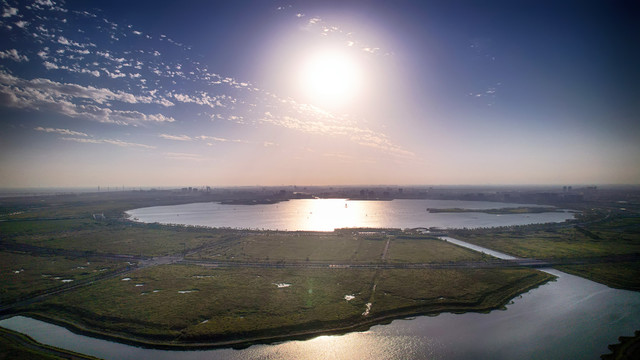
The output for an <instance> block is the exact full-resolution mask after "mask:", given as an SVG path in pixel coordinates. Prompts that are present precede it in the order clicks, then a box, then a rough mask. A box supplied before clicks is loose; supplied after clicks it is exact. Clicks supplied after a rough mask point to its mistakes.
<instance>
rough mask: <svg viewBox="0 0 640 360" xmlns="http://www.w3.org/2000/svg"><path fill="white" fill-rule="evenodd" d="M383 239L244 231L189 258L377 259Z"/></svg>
mask: <svg viewBox="0 0 640 360" xmlns="http://www.w3.org/2000/svg"><path fill="white" fill-rule="evenodd" d="M384 246H385V241H383V240H382V239H375V238H370V237H364V236H356V235H353V234H351V233H344V232H342V233H305V232H289V233H286V232H270V231H265V232H246V233H245V234H237V235H235V236H233V237H232V236H230V237H228V238H227V239H225V240H224V241H219V242H212V243H210V244H209V246H207V247H206V248H203V249H201V251H199V252H198V253H196V254H194V255H191V256H189V258H198V259H214V260H236V261H254V260H261V261H336V262H370V261H379V260H380V256H381V255H382V252H383V250H384Z"/></svg>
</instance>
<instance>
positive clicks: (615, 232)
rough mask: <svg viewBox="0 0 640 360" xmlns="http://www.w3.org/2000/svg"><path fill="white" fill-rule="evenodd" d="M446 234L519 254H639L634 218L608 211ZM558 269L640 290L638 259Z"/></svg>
mask: <svg viewBox="0 0 640 360" xmlns="http://www.w3.org/2000/svg"><path fill="white" fill-rule="evenodd" d="M450 235H451V236H453V237H455V238H458V239H460V240H464V241H467V242H470V243H473V244H477V245H480V246H484V247H487V248H490V249H494V250H498V251H502V252H505V253H507V254H511V255H515V256H518V257H525V258H538V259H580V258H589V257H603V256H609V257H615V256H623V255H638V254H640V217H638V216H635V215H633V214H614V215H608V216H607V217H604V218H601V219H598V221H593V222H590V223H586V224H581V225H575V226H569V227H567V226H564V227H558V226H555V225H546V226H542V225H535V226H520V227H512V228H495V229H474V230H454V231H450ZM558 268H559V269H560V270H563V271H566V272H569V273H572V274H575V275H578V276H582V277H586V278H588V279H591V280H594V281H597V282H600V283H603V284H605V285H609V286H612V287H617V288H622V289H629V290H638V289H640V264H639V263H638V262H618V263H597V262H596V263H592V264H585V265H564V266H561V267H558Z"/></svg>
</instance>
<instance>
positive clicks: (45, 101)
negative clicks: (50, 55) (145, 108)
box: [0, 71, 175, 125]
mask: <svg viewBox="0 0 640 360" xmlns="http://www.w3.org/2000/svg"><path fill="white" fill-rule="evenodd" d="M75 100H85V102H86V101H89V102H93V103H94V104H91V103H88V104H87V103H79V104H77V103H75V102H74V101H75ZM110 100H117V101H121V102H123V103H128V104H137V103H150V102H152V100H151V98H150V97H139V96H134V95H132V94H129V93H126V92H123V91H115V92H114V91H111V90H109V89H105V88H96V87H92V86H81V85H77V84H69V83H59V82H55V81H51V80H48V79H41V78H38V79H32V80H25V79H22V78H18V77H15V76H13V75H11V74H9V73H7V72H5V71H0V105H4V106H9V107H14V108H21V109H30V110H39V111H52V112H56V113H60V114H64V115H67V116H71V117H76V118H87V119H91V120H96V121H100V122H107V123H117V124H121V125H131V124H139V123H143V122H173V121H175V119H173V118H172V117H170V116H165V115H163V114H145V113H142V112H140V111H137V110H113V109H111V108H109V107H108V104H107V102H108V101H110ZM96 104H97V105H96ZM103 105H107V106H103Z"/></svg>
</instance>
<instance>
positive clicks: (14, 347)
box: [0, 328, 98, 360]
mask: <svg viewBox="0 0 640 360" xmlns="http://www.w3.org/2000/svg"><path fill="white" fill-rule="evenodd" d="M0 359H30V360H58V359H68V360H98V358H96V357H93V356H89V355H84V354H80V353H77V352H73V351H70V350H65V349H60V348H57V347H54V346H50V345H45V344H42V343H39V342H37V341H35V340H33V339H32V338H31V337H29V336H28V335H25V334H21V333H19V332H16V331H12V330H9V329H5V328H0Z"/></svg>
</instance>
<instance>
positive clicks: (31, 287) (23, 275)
mask: <svg viewBox="0 0 640 360" xmlns="http://www.w3.org/2000/svg"><path fill="white" fill-rule="evenodd" d="M127 265H128V264H127V263H126V262H117V261H110V260H103V259H87V258H69V257H64V256H54V255H41V256H34V255H29V254H21V253H14V252H0V274H2V282H1V283H2V286H1V287H0V304H3V305H4V304H8V303H11V302H14V301H17V300H20V299H22V298H27V297H32V296H35V295H38V294H41V293H44V292H45V291H50V290H53V289H59V288H63V287H65V286H71V285H74V284H75V283H77V282H78V281H82V280H89V279H96V278H99V277H101V276H104V275H105V274H109V273H111V272H113V271H116V270H119V269H123V268H125V267H127Z"/></svg>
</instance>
